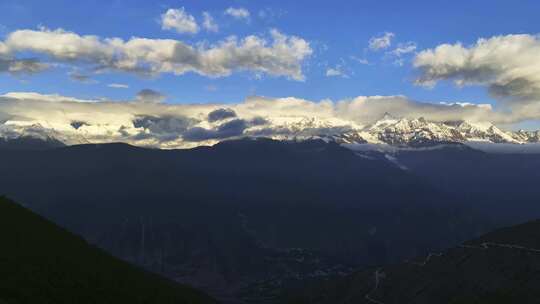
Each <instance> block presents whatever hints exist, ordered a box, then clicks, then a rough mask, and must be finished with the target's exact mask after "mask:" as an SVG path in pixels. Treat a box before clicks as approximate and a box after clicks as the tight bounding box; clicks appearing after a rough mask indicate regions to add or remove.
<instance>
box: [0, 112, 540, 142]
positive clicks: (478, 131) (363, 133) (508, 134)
mask: <svg viewBox="0 0 540 304" xmlns="http://www.w3.org/2000/svg"><path fill="white" fill-rule="evenodd" d="M142 131H146V132H148V130H142ZM84 132H85V131H84V128H82V127H79V128H73V130H70V131H66V130H62V131H59V130H55V129H51V128H46V127H43V126H42V125H41V124H39V123H36V124H31V125H6V124H4V125H0V138H3V139H4V140H9V139H14V138H18V137H31V138H37V139H42V140H51V139H54V140H57V141H60V142H63V143H65V144H67V145H72V144H84V143H96V142H99V143H103V142H118V141H125V142H128V143H131V144H135V145H137V144H139V145H149V144H145V143H143V142H138V141H137V136H130V137H126V138H121V137H118V136H116V137H113V136H111V138H110V139H107V138H106V137H103V136H101V137H100V138H99V139H96V140H92V136H91V135H89V134H88V133H84ZM86 132H87V131H86ZM238 137H269V138H273V139H278V140H305V139H317V138H318V139H324V140H326V141H334V142H337V143H340V144H376V145H386V146H390V147H396V148H402V147H406V148H418V147H426V146H432V145H440V144H448V143H473V142H474V143H486V144H487V143H491V144H515V145H520V144H529V143H540V131H523V130H520V131H517V132H512V131H505V130H501V129H500V128H498V127H497V126H495V125H493V124H491V123H488V122H468V121H451V122H436V121H428V120H426V119H424V118H414V119H411V118H397V117H393V116H392V115H390V114H388V113H387V114H385V115H384V116H383V117H382V118H381V119H379V120H377V121H376V122H375V123H373V124H369V125H357V124H355V123H352V122H350V121H344V120H339V119H335V118H332V119H326V118H315V117H276V118H267V119H265V122H264V123H260V124H256V125H253V126H248V127H246V129H245V130H243V132H242V134H241V135H233V136H230V137H224V138H220V139H219V140H225V139H230V138H238ZM181 138H182V134H178V139H177V140H176V141H175V143H177V144H172V145H171V143H168V144H167V145H161V146H160V145H159V144H154V145H155V146H157V147H161V148H183V147H193V146H196V145H207V144H212V143H215V142H217V141H219V140H217V139H216V140H209V141H202V142H198V143H189V144H187V145H183V144H182V139H181Z"/></svg>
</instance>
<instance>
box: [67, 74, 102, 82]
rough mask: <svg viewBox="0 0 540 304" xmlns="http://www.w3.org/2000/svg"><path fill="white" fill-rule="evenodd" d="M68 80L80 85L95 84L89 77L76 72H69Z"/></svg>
mask: <svg viewBox="0 0 540 304" xmlns="http://www.w3.org/2000/svg"><path fill="white" fill-rule="evenodd" d="M69 78H71V79H72V80H75V81H78V82H82V83H95V82H96V81H95V80H93V79H92V77H90V76H89V75H86V74H81V73H78V72H71V73H69Z"/></svg>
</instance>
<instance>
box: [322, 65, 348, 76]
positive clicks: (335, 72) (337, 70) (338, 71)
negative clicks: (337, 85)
mask: <svg viewBox="0 0 540 304" xmlns="http://www.w3.org/2000/svg"><path fill="white" fill-rule="evenodd" d="M326 76H327V77H342V78H348V77H349V76H348V75H347V73H345V71H343V68H342V67H341V66H340V65H336V66H335V67H331V68H328V69H326Z"/></svg>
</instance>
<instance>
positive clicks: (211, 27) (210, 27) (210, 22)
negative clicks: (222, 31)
mask: <svg viewBox="0 0 540 304" xmlns="http://www.w3.org/2000/svg"><path fill="white" fill-rule="evenodd" d="M202 14H203V27H204V29H206V30H207V31H209V32H218V31H219V26H218V25H217V23H216V22H215V21H214V18H213V17H212V15H210V13H209V12H203V13H202Z"/></svg>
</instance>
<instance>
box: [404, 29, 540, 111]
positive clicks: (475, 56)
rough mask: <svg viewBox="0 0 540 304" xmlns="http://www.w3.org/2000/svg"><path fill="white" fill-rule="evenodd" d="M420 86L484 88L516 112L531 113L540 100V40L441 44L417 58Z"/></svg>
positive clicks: (501, 38) (525, 38)
mask: <svg viewBox="0 0 540 304" xmlns="http://www.w3.org/2000/svg"><path fill="white" fill-rule="evenodd" d="M414 66H415V67H416V68H417V69H418V70H419V72H420V76H419V78H418V79H417V83H418V84H420V85H425V86H433V85H435V84H436V83H437V82H439V81H442V80H451V81H454V82H455V84H456V85H458V86H465V85H480V86H485V87H486V88H487V89H488V91H489V93H490V94H491V95H492V96H494V97H495V98H497V99H499V100H501V101H509V102H513V104H512V103H509V104H510V106H511V107H518V106H519V107H520V108H519V109H517V108H513V111H514V112H515V111H528V110H532V108H536V105H534V104H530V105H525V104H526V103H534V102H537V101H540V37H539V36H537V35H527V34H522V35H506V36H494V37H491V38H487V39H485V38H482V39H479V40H478V41H477V42H476V43H475V44H473V45H469V46H464V45H463V44H461V43H455V44H442V45H439V46H437V47H436V48H434V49H428V50H424V51H422V52H420V53H419V54H418V55H417V56H416V58H415V59H414Z"/></svg>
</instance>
